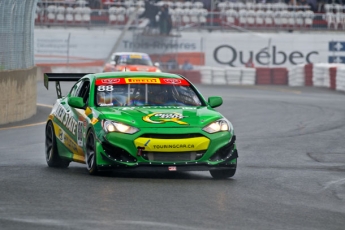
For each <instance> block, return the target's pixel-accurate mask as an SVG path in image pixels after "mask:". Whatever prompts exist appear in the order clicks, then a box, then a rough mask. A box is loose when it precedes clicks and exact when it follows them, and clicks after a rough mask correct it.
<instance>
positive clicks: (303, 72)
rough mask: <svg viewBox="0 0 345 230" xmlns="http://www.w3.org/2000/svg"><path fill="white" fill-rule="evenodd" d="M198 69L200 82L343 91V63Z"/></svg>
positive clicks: (344, 68)
mask: <svg viewBox="0 0 345 230" xmlns="http://www.w3.org/2000/svg"><path fill="white" fill-rule="evenodd" d="M198 71H199V72H200V77H201V79H200V82H201V83H202V84H214V85H223V84H226V85H288V86H316V87H326V88H329V89H333V90H338V91H345V65H344V64H335V63H316V64H311V63H309V64H299V65H295V66H292V67H289V68H281V67H279V68H276V67H274V68H267V67H257V68H238V67H234V68H231V67H225V68H220V67H210V66H202V67H199V68H198ZM186 72H188V71H186Z"/></svg>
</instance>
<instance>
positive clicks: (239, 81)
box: [199, 66, 256, 85]
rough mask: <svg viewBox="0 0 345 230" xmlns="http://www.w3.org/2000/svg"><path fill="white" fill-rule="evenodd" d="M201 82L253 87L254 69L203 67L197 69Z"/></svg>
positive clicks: (254, 79)
mask: <svg viewBox="0 0 345 230" xmlns="http://www.w3.org/2000/svg"><path fill="white" fill-rule="evenodd" d="M199 71H200V75H201V82H202V83H203V84H215V85H255V82H256V70H255V68H238V67H237V68H231V67H226V68H220V67H209V66H203V67H200V68H199Z"/></svg>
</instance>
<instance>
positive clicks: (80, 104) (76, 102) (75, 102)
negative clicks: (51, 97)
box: [68, 97, 85, 109]
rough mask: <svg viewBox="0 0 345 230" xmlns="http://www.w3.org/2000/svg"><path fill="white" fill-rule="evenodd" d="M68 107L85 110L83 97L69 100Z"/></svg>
mask: <svg viewBox="0 0 345 230" xmlns="http://www.w3.org/2000/svg"><path fill="white" fill-rule="evenodd" d="M68 105H69V106H71V107H73V108H77V109H85V103H84V100H83V98H82V97H70V98H68Z"/></svg>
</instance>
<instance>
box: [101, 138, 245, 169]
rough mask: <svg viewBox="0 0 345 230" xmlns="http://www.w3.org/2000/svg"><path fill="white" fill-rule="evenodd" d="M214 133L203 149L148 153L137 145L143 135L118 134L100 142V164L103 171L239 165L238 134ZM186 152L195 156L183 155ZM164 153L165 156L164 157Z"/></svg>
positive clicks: (226, 167) (213, 167) (218, 167)
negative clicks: (136, 140)
mask: <svg viewBox="0 0 345 230" xmlns="http://www.w3.org/2000/svg"><path fill="white" fill-rule="evenodd" d="M199 134H200V133H199ZM199 134H198V135H199ZM181 135H186V134H181ZM210 136H211V137H210ZM210 136H207V135H204V137H207V138H209V139H210V141H209V145H208V146H207V148H206V149H204V150H203V151H196V152H153V153H152V152H145V150H143V151H141V150H140V149H139V147H138V146H135V144H134V141H133V140H135V139H137V138H139V137H142V135H140V136H137V137H134V138H133V136H132V137H129V136H128V135H119V134H115V133H114V134H112V136H111V137H110V138H109V136H108V139H111V140H116V142H115V141H113V142H111V141H109V140H108V139H104V141H103V142H98V143H97V153H98V154H97V166H98V168H99V170H101V171H103V170H114V169H120V170H121V169H125V170H126V171H127V170H140V171H208V170H217V169H229V168H236V163H237V160H236V159H237V158H238V153H237V148H236V144H235V141H236V136H235V135H232V136H231V134H230V133H229V132H223V133H218V134H212V135H210ZM121 138H122V139H121ZM229 140H230V141H229ZM155 153H156V157H154V159H153V158H152V157H151V158H150V156H149V154H151V156H152V154H155ZM172 155H176V156H175V157H174V159H169V158H168V156H172ZM186 155H187V156H194V157H191V158H188V159H186V158H183V157H185V156H186ZM157 156H160V158H158V157H157ZM162 156H164V157H163V158H162ZM165 156H167V157H165ZM177 156H178V157H177Z"/></svg>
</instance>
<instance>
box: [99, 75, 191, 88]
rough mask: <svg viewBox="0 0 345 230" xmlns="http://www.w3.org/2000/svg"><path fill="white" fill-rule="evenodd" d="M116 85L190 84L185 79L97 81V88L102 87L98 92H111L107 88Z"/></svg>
mask: <svg viewBox="0 0 345 230" xmlns="http://www.w3.org/2000/svg"><path fill="white" fill-rule="evenodd" d="M116 84H163V85H184V86H188V85H189V82H188V81H186V80H185V79H178V78H158V77H130V78H104V79H97V80H96V86H101V88H99V89H98V91H109V90H106V89H107V88H105V87H107V86H108V85H116ZM109 89H110V88H109ZM110 91H111V90H110Z"/></svg>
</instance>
